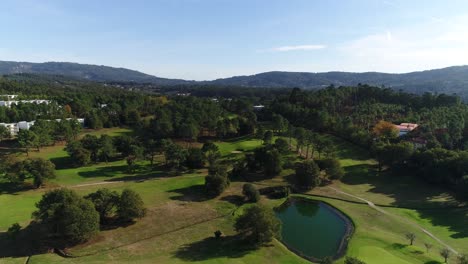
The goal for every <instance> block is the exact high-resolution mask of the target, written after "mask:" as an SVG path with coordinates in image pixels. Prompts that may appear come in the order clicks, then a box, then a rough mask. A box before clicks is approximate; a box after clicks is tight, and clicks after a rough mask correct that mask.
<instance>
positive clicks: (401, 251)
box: [0, 138, 467, 264]
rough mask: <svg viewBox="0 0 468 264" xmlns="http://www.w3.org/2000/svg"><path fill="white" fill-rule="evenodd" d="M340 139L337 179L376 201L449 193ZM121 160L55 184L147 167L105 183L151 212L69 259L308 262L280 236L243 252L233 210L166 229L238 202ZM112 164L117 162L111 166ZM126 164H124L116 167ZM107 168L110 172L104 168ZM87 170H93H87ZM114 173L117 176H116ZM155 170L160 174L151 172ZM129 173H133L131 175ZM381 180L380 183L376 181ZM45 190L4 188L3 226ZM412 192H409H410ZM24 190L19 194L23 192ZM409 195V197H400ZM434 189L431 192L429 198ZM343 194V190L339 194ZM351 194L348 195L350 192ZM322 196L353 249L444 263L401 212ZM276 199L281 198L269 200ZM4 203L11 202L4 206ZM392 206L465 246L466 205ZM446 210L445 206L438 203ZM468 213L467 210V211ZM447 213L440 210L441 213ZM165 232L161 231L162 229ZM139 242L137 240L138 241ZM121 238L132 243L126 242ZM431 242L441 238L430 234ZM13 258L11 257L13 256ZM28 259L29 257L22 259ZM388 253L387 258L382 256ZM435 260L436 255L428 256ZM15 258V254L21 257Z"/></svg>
mask: <svg viewBox="0 0 468 264" xmlns="http://www.w3.org/2000/svg"><path fill="white" fill-rule="evenodd" d="M337 143H338V144H339V145H340V147H339V150H340V153H339V156H340V159H341V162H342V164H343V165H344V166H345V167H346V170H347V176H346V177H345V178H344V179H343V182H338V183H335V185H336V187H339V188H341V189H343V190H345V191H348V192H350V193H353V194H356V195H359V196H362V197H363V198H366V199H369V200H372V201H375V202H376V203H382V204H388V205H403V204H404V203H405V200H404V199H403V198H408V197H410V198H411V199H409V198H408V200H409V201H408V204H410V205H424V206H429V205H430V206H432V205H434V204H435V205H440V204H439V203H440V202H444V201H451V200H452V199H451V196H450V195H449V194H444V193H442V192H441V191H440V190H435V189H434V188H431V187H429V186H424V188H421V189H424V193H418V192H412V190H413V188H414V186H421V185H420V184H421V183H420V182H419V181H417V180H410V179H408V178H401V179H400V178H398V179H394V178H389V177H388V176H389V175H385V174H383V175H381V176H379V177H376V176H375V174H374V171H373V168H372V166H373V165H374V162H373V161H372V160H370V159H369V158H368V157H367V155H366V153H365V152H364V151H362V150H360V149H359V148H356V147H354V146H352V145H349V144H347V143H345V142H342V141H339V140H337ZM259 144H260V141H259V140H255V139H250V138H244V139H241V140H237V141H231V142H220V143H218V146H219V147H220V149H221V151H222V153H223V154H224V155H225V156H227V157H229V156H232V154H231V152H232V151H235V150H236V149H244V150H251V149H253V148H255V147H257V146H258V145H259ZM41 153H43V154H42V155H46V154H45V153H48V154H47V155H49V156H50V157H54V158H61V157H63V156H64V155H65V153H64V152H61V150H60V148H59V147H57V148H56V149H55V151H53V150H50V151H41ZM122 165H124V163H123V162H121V161H117V162H112V163H109V164H97V165H93V166H90V167H86V168H80V169H64V170H59V171H58V178H57V179H56V180H55V184H57V185H65V186H70V185H75V184H83V183H92V182H95V181H105V180H109V179H113V178H115V177H117V178H121V177H139V176H141V175H144V176H145V177H147V178H149V179H150V180H147V181H145V182H132V181H130V182H126V183H112V184H107V185H105V187H107V188H110V189H115V190H121V189H123V188H124V187H130V188H132V189H135V190H136V191H137V192H139V193H140V194H141V195H142V197H143V199H144V201H145V203H146V204H147V205H148V207H149V208H150V215H149V216H148V217H146V218H144V219H143V220H141V222H138V223H137V224H135V225H133V226H130V227H127V228H119V229H116V230H111V231H104V232H102V233H101V235H100V236H99V237H98V238H97V240H98V242H96V243H92V244H90V245H85V246H82V247H80V248H74V249H73V253H76V254H86V253H93V252H95V251H96V250H97V249H101V250H103V249H106V248H110V247H111V246H115V245H122V247H121V248H118V249H114V250H110V251H107V252H103V253H99V254H95V255H91V256H89V257H83V258H78V259H67V260H66V262H70V263H77V262H98V263H99V262H101V263H107V262H110V261H112V260H116V259H118V260H119V262H135V261H136V262H137V263H155V262H157V263H185V262H192V261H201V262H203V263H225V262H227V261H229V262H230V263H231V262H232V263H267V262H268V263H270V262H272V263H302V262H304V261H303V260H302V259H300V258H299V257H297V256H295V255H294V254H292V253H291V252H289V251H287V250H286V249H285V248H284V247H283V246H282V245H281V244H280V243H278V242H274V243H273V245H272V246H271V247H266V248H262V249H260V250H244V251H241V252H239V250H238V247H237V246H236V245H235V244H233V243H232V241H231V240H229V238H230V237H231V236H232V235H233V234H234V232H233V230H232V223H233V218H232V217H226V218H219V219H215V220H211V221H208V222H205V223H202V224H199V225H196V226H191V227H187V228H185V229H182V230H179V231H176V232H171V233H168V234H165V235H160V234H162V233H164V232H165V231H170V230H174V229H177V228H179V227H183V226H187V225H190V224H193V223H196V222H198V221H200V220H203V219H211V217H217V216H219V215H224V214H225V213H228V212H230V210H233V209H234V208H235V206H234V205H233V204H231V203H230V202H227V200H228V199H223V198H221V199H215V200H209V201H203V202H202V200H198V199H197V193H199V192H200V190H201V188H202V184H203V180H204V179H203V176H202V175H203V173H205V172H203V171H200V173H198V174H197V173H194V174H188V175H183V176H179V177H170V178H167V177H163V176H167V175H165V174H164V173H163V172H162V171H154V172H151V173H153V174H151V173H150V174H148V172H147V171H144V170H142V171H137V172H136V173H135V174H128V173H127V172H126V170H125V169H124V166H123V167H121V166H122ZM106 167H111V168H113V169H106ZM119 167H120V169H118V168H119ZM104 169H105V170H107V172H108V174H109V175H106V173H103V172H105V171H103V170H104ZM290 173H292V170H286V171H284V173H282V176H287V175H288V174H290ZM86 175H88V176H89V175H94V176H93V177H86ZM112 175H113V177H111V176H112ZM153 177H155V178H153ZM128 179H131V178H128ZM387 181H392V183H395V184H397V185H400V187H401V186H403V184H406V189H403V188H390V189H382V188H383V187H384V186H385V185H388V182H387ZM266 183H268V184H284V179H283V178H282V177H278V178H275V179H273V180H268V181H266ZM100 187H103V186H85V187H75V188H74V189H76V190H77V191H78V192H80V193H81V194H86V193H88V192H92V191H94V190H96V189H98V188H100ZM376 187H378V188H376ZM240 188H241V183H233V184H232V185H231V187H230V188H229V190H228V191H227V192H226V193H225V194H224V196H225V197H232V196H235V195H238V194H240ZM42 193H43V190H37V191H27V192H21V193H19V194H11V195H0V205H2V212H5V213H4V215H6V217H2V218H0V230H2V229H3V230H4V229H5V228H6V227H8V226H9V225H11V224H12V223H14V222H20V223H23V224H26V223H27V222H28V221H29V219H30V214H31V212H32V211H33V210H34V203H35V202H36V201H37V200H39V199H40V196H41V195H42ZM312 193H314V194H325V195H332V196H338V197H339V195H336V194H335V193H333V192H330V190H327V189H326V188H318V189H316V190H314V191H313V192H312ZM409 195H410V196H409ZM18 197H21V199H17V198H18ZM398 197H403V198H398ZM427 197H429V198H427ZM341 198H345V197H341ZM346 198H348V197H346ZM319 199H324V200H326V201H327V202H329V203H331V204H333V205H334V206H336V207H337V208H339V209H341V210H342V211H344V212H345V213H347V214H348V215H349V216H350V217H351V218H352V219H353V220H354V222H355V223H356V227H357V229H356V233H355V234H354V236H353V238H352V240H351V242H350V245H349V251H348V253H349V254H350V255H353V256H358V257H359V258H362V259H364V260H366V261H367V262H368V263H395V264H398V263H402V264H406V263H438V261H441V259H440V257H439V256H438V253H437V252H438V250H439V248H437V247H434V248H433V249H432V251H431V253H429V254H425V253H423V251H424V250H423V245H422V243H423V242H424V241H428V242H430V241H431V240H430V239H429V238H428V237H427V236H425V235H424V234H422V233H421V232H419V231H417V230H414V227H413V226H411V225H410V224H408V223H407V222H406V221H404V220H401V219H399V218H388V217H387V216H384V215H381V213H379V212H377V211H375V210H373V209H371V208H369V207H368V206H367V205H360V204H353V203H349V202H343V201H338V200H333V199H326V198H319ZM264 201H266V202H269V203H271V205H272V206H274V205H276V204H277V203H278V201H269V200H265V199H264ZM4 208H6V209H4ZM388 210H391V212H392V213H395V214H397V215H401V216H402V217H405V218H407V219H408V218H409V219H413V220H415V221H417V222H418V223H419V224H421V225H424V226H425V227H427V229H429V230H430V231H432V232H434V233H436V235H438V236H440V237H441V238H442V239H443V240H444V241H446V242H448V243H449V244H450V245H452V246H453V247H455V248H457V249H461V250H462V249H464V248H465V249H464V250H465V251H466V245H467V242H466V237H467V235H466V229H464V230H465V231H463V232H465V233H463V232H462V231H460V230H458V232H454V231H453V230H452V229H455V230H456V229H462V228H463V219H466V212H463V211H462V212H460V213H458V214H455V215H456V216H457V217H452V218H451V222H453V223H448V222H447V223H438V222H434V221H429V220H428V219H430V218H429V216H428V214H430V215H431V217H435V216H437V215H435V213H431V212H429V213H426V214H425V215H423V216H421V214H420V212H419V211H417V210H407V209H388ZM450 210H451V209H449V211H448V212H447V211H445V215H451V214H452V213H453V212H452V211H450ZM438 212H440V211H438ZM464 214H465V215H464ZM443 215H444V214H441V215H440V217H441V216H443ZM217 229H221V230H222V231H223V232H224V233H225V234H226V235H227V238H226V239H225V240H223V241H222V242H219V241H213V240H212V239H208V237H210V236H212V234H213V232H214V231H215V230H217ZM408 231H411V232H415V233H416V234H417V237H418V239H417V241H416V245H415V246H412V247H409V246H406V243H407V242H406V241H405V239H404V234H405V232H408ZM159 235H160V236H159ZM146 236H154V237H153V238H150V239H147V240H144V241H141V242H136V241H138V240H139V239H140V238H141V237H146ZM133 242H136V243H133ZM122 243H130V244H128V245H123V244H122ZM431 243H432V244H436V243H435V242H434V241H431ZM12 260H15V259H12V258H9V259H8V261H12ZM16 260H17V261H18V263H19V262H22V261H23V260H24V259H23V258H19V259H16ZM63 261H64V259H62V258H60V257H58V256H56V255H51V254H45V255H37V256H33V257H32V258H31V262H30V263H54V262H60V263H62V262H63ZM382 261H385V262H382ZM430 261H433V262H430ZM4 262H5V263H6V262H7V260H4V259H2V260H0V263H4ZM15 262H16V261H15Z"/></svg>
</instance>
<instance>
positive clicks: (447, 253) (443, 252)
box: [439, 248, 451, 263]
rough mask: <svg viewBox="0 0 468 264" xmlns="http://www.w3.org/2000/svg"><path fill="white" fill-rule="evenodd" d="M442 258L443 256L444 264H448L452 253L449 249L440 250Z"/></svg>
mask: <svg viewBox="0 0 468 264" xmlns="http://www.w3.org/2000/svg"><path fill="white" fill-rule="evenodd" d="M439 253H440V256H442V257H443V258H444V262H445V263H447V259H448V258H449V257H450V255H451V252H450V250H449V249H448V248H443V249H442V250H440V252H439Z"/></svg>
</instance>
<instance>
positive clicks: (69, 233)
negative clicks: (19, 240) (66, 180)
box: [33, 189, 99, 242]
mask: <svg viewBox="0 0 468 264" xmlns="http://www.w3.org/2000/svg"><path fill="white" fill-rule="evenodd" d="M36 207H37V211H35V212H34V213H33V217H34V219H35V220H37V221H40V222H42V223H44V224H45V225H46V226H47V227H49V229H50V230H51V231H52V232H54V233H55V234H57V235H59V236H62V237H64V238H66V239H68V240H69V241H71V242H83V241H86V240H88V239H90V238H91V237H93V236H94V235H95V234H97V233H98V232H99V214H98V212H97V211H96V210H95V209H94V206H93V204H92V203H91V202H90V201H88V200H86V199H84V198H82V197H80V196H79V195H78V194H76V193H75V192H74V191H72V190H68V189H55V190H52V191H48V192H46V193H45V194H44V195H43V196H42V199H41V200H40V201H39V202H38V203H37V204H36Z"/></svg>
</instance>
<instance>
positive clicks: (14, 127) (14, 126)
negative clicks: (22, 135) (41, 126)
mask: <svg viewBox="0 0 468 264" xmlns="http://www.w3.org/2000/svg"><path fill="white" fill-rule="evenodd" d="M0 126H3V127H6V128H7V130H8V131H9V132H10V135H12V136H14V135H17V134H18V132H19V126H18V123H0Z"/></svg>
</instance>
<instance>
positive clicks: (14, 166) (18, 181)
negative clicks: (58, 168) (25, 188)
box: [3, 158, 55, 188]
mask: <svg viewBox="0 0 468 264" xmlns="http://www.w3.org/2000/svg"><path fill="white" fill-rule="evenodd" d="M3 170H4V172H5V174H6V177H5V178H6V179H7V180H8V181H9V182H10V183H13V184H15V185H18V186H21V185H24V183H25V182H26V181H27V180H29V179H32V181H33V185H34V187H36V188H39V187H41V186H43V185H44V183H45V182H46V181H47V180H49V179H53V178H55V165H54V164H53V163H52V162H50V161H49V160H45V159H42V158H28V159H25V160H21V161H16V160H7V161H6V162H5V164H4V168H3Z"/></svg>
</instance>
